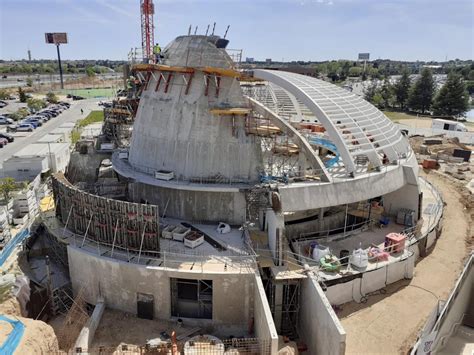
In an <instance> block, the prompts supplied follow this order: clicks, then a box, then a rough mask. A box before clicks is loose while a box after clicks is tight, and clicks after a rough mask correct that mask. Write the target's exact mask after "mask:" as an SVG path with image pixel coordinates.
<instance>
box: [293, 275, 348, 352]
mask: <svg viewBox="0 0 474 355" xmlns="http://www.w3.org/2000/svg"><path fill="white" fill-rule="evenodd" d="M299 331H300V333H301V335H302V339H304V341H305V342H306V344H307V345H308V349H309V354H311V355H313V354H321V355H338V354H344V353H345V349H346V332H345V331H344V329H343V328H342V325H341V323H340V322H339V319H338V318H337V316H336V314H335V313H334V311H333V309H332V307H331V304H330V303H329V301H328V299H327V298H326V295H325V294H324V292H323V290H322V289H321V287H320V286H319V284H318V282H317V281H316V279H315V278H313V277H308V278H307V279H304V280H303V281H302V284H301V296H300V324H299Z"/></svg>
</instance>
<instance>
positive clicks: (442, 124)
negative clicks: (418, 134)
mask: <svg viewBox="0 0 474 355" xmlns="http://www.w3.org/2000/svg"><path fill="white" fill-rule="evenodd" d="M431 128H432V129H440V130H443V131H456V132H467V128H466V126H465V125H463V124H462V123H460V122H456V121H450V120H442V119H440V118H435V119H433V121H432V123H431Z"/></svg>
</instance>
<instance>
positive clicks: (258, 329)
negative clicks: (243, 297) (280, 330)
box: [253, 275, 278, 354]
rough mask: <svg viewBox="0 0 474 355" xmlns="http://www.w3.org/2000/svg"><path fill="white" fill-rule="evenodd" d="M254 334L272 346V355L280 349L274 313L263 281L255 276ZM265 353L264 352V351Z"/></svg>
mask: <svg viewBox="0 0 474 355" xmlns="http://www.w3.org/2000/svg"><path fill="white" fill-rule="evenodd" d="M253 308H254V332H255V337H256V338H258V339H262V340H265V341H266V342H268V343H269V344H270V349H271V354H275V353H276V351H277V349H278V334H277V330H276V328H275V323H274V322H273V317H272V312H271V310H270V306H269V304H268V300H267V296H266V295H265V289H264V288H263V284H262V279H261V278H260V276H259V275H255V296H254V306H253ZM262 352H263V351H262Z"/></svg>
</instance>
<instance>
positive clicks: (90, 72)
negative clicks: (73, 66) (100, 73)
mask: <svg viewBox="0 0 474 355" xmlns="http://www.w3.org/2000/svg"><path fill="white" fill-rule="evenodd" d="M86 74H87V76H88V77H89V78H92V77H93V76H95V71H94V68H93V67H87V68H86Z"/></svg>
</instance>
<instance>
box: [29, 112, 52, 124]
mask: <svg viewBox="0 0 474 355" xmlns="http://www.w3.org/2000/svg"><path fill="white" fill-rule="evenodd" d="M26 119H30V120H37V121H40V122H41V123H46V122H48V117H45V116H41V115H38V114H36V113H35V114H34V115H33V116H28V117H27V118H26Z"/></svg>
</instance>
